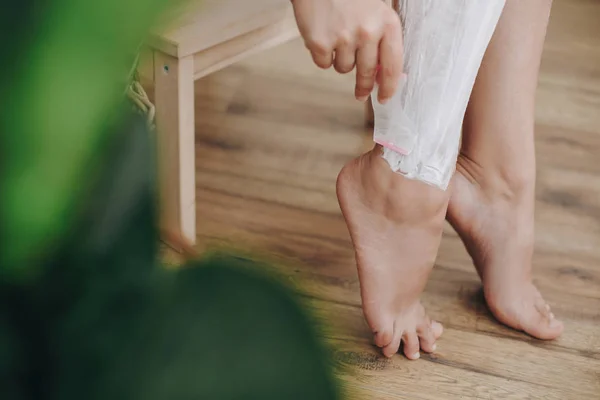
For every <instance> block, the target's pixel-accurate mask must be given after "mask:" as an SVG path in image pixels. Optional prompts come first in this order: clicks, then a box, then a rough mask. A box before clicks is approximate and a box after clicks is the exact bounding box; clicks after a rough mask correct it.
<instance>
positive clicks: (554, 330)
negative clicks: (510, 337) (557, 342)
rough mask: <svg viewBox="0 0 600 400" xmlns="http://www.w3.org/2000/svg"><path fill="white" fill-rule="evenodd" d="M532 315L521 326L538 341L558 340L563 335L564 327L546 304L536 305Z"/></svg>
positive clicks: (524, 319) (537, 303)
mask: <svg viewBox="0 0 600 400" xmlns="http://www.w3.org/2000/svg"><path fill="white" fill-rule="evenodd" d="M530 314H531V315H529V316H528V318H523V320H522V321H521V326H522V328H523V330H524V331H525V332H527V333H528V334H530V335H531V336H534V337H536V338H538V339H543V340H551V339H556V338H557V337H558V336H560V334H561V333H562V331H563V329H564V326H563V323H562V322H560V321H559V320H558V319H556V317H555V316H554V314H552V312H551V311H550V306H548V305H547V304H546V303H543V300H542V304H539V302H536V304H535V305H534V306H533V307H532V310H531V312H530Z"/></svg>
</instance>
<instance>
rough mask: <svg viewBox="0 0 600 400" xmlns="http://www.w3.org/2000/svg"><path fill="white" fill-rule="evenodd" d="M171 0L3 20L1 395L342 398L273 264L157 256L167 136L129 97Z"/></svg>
mask: <svg viewBox="0 0 600 400" xmlns="http://www.w3.org/2000/svg"><path fill="white" fill-rule="evenodd" d="M163 11H164V4H163V2H162V1H161V0H146V1H142V0H129V1H123V0H104V1H101V2H88V1H85V0H55V1H53V2H33V1H24V2H20V3H16V2H15V4H14V5H13V7H12V8H8V9H7V10H6V11H5V10H3V13H2V14H1V15H0V30H1V31H2V34H3V35H2V39H0V40H2V43H3V45H5V47H4V49H5V52H4V57H6V61H5V62H4V63H3V64H2V66H1V67H0V68H1V70H0V72H2V74H0V87H1V88H2V89H3V90H2V93H10V96H2V97H1V98H0V129H1V134H2V144H1V146H0V148H2V151H3V152H4V154H3V156H2V157H1V158H0V160H1V162H2V164H3V165H2V169H1V170H0V173H1V174H2V175H1V176H0V179H1V180H0V182H1V185H2V187H1V190H0V199H1V202H0V211H1V218H0V221H2V225H1V229H2V231H1V232H2V235H1V236H0V243H1V250H2V251H1V252H0V260H1V261H0V262H1V264H0V387H1V388H2V389H1V390H2V399H61V400H64V399H76V398H77V399H79V398H86V399H106V398H115V399H128V400H129V399H144V400H148V399H150V400H152V399H192V398H197V399H266V400H269V399H291V400H294V399H316V400H318V399H333V398H336V396H337V394H336V387H335V384H334V380H333V379H332V377H331V374H330V371H329V368H328V361H327V357H326V356H325V352H324V351H323V349H322V346H321V344H320V342H319V341H318V340H317V338H316V337H317V336H316V335H315V332H314V329H313V325H312V322H311V320H310V317H309V316H307V315H306V314H305V313H304V311H303V310H302V308H301V307H299V306H298V304H297V303H296V302H295V300H294V297H293V296H292V295H291V294H290V293H291V292H290V291H289V290H287V289H286V287H285V286H283V285H281V284H280V283H279V282H278V281H277V280H276V279H274V278H272V277H266V276H265V275H264V274H263V273H262V272H261V271H262V270H263V268H261V263H259V262H253V261H249V260H247V259H244V258H242V257H237V256H233V255H225V254H213V255H206V256H204V257H203V258H201V259H200V260H197V261H192V262H189V263H188V264H187V265H185V266H183V267H182V268H180V269H165V268H163V267H162V266H161V264H160V260H158V258H157V243H158V230H157V226H156V225H157V224H156V222H157V218H156V207H155V198H156V196H155V179H154V178H155V174H154V171H155V165H154V148H153V143H154V139H153V132H152V131H151V130H150V129H149V127H148V124H147V121H146V118H145V117H144V116H143V115H139V113H136V112H135V111H134V109H133V107H132V105H131V104H130V103H129V102H127V101H126V100H125V96H124V94H123V88H124V87H125V85H126V83H125V78H124V77H125V76H127V72H128V71H129V67H130V66H131V63H132V62H133V58H134V57H133V56H132V54H133V53H134V52H135V49H136V48H137V46H138V43H139V42H140V41H141V40H142V39H143V38H144V35H145V34H146V33H147V31H148V29H149V27H150V26H152V25H153V24H155V23H156V21H158V19H159V15H161V13H162V12H163Z"/></svg>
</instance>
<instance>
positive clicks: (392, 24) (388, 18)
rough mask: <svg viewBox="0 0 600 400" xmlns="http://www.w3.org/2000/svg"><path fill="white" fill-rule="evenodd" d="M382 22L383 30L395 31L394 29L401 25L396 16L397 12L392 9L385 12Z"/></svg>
mask: <svg viewBox="0 0 600 400" xmlns="http://www.w3.org/2000/svg"><path fill="white" fill-rule="evenodd" d="M383 24H384V27H385V30H386V31H388V32H395V31H396V30H398V29H400V28H401V27H402V26H401V24H400V18H399V17H398V14H396V13H395V12H394V11H392V10H389V12H387V13H386V14H385V16H384V18H383Z"/></svg>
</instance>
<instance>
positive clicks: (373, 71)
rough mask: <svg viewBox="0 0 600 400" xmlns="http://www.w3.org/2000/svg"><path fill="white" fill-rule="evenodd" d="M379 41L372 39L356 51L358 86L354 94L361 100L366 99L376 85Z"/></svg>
mask: <svg viewBox="0 0 600 400" xmlns="http://www.w3.org/2000/svg"><path fill="white" fill-rule="evenodd" d="M377 45H378V43H377V42H374V41H371V42H367V43H365V45H364V46H362V47H361V48H359V49H358V51H357V52H356V88H355V90H354V95H355V96H356V98H357V99H358V100H360V101H365V100H366V99H367V98H368V97H369V95H370V94H371V92H372V91H373V87H374V86H375V76H376V75H377V53H378V51H379V49H378V46H377Z"/></svg>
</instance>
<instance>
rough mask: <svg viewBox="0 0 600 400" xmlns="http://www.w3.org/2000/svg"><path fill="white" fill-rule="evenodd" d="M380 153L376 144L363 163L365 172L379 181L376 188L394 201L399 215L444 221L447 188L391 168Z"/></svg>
mask: <svg viewBox="0 0 600 400" xmlns="http://www.w3.org/2000/svg"><path fill="white" fill-rule="evenodd" d="M381 154H382V153H381V147H380V146H376V147H375V148H374V149H373V150H371V151H370V152H369V153H368V154H367V155H366V157H367V159H368V161H367V162H365V163H363V167H364V168H365V169H367V168H368V169H369V172H368V174H366V175H371V181H372V182H373V181H377V182H379V190H381V191H382V192H385V193H386V197H388V201H390V202H393V203H394V209H395V210H396V211H397V213H398V216H399V217H400V218H401V219H403V220H407V219H408V220H412V221H415V222H417V221H428V220H436V221H437V220H440V221H442V222H443V219H444V216H445V214H446V209H447V206H448V200H449V195H450V194H449V192H448V191H443V190H441V189H439V188H437V187H434V186H432V185H429V184H427V183H424V182H421V181H418V180H414V179H409V178H407V177H405V176H404V175H402V174H401V173H397V172H393V171H392V169H391V168H390V166H389V164H388V163H387V162H386V161H385V160H384V159H383V158H382V156H381ZM442 222H440V223H442Z"/></svg>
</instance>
